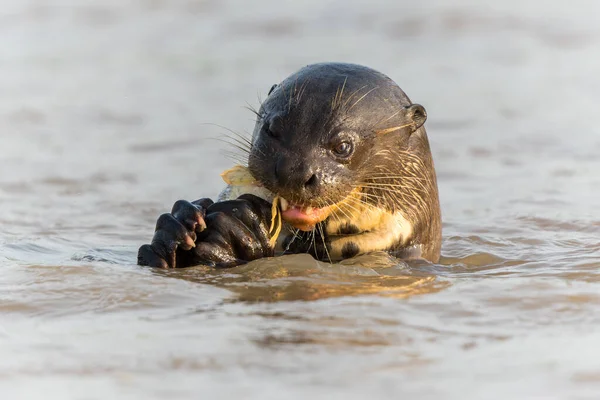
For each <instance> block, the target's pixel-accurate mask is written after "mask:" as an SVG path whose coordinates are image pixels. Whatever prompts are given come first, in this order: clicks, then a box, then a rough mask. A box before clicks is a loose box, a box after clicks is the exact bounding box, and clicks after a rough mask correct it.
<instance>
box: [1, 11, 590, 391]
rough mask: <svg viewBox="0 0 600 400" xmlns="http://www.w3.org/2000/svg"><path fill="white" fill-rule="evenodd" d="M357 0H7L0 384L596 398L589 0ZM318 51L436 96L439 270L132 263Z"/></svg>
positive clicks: (319, 56) (433, 130)
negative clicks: (259, 110) (230, 137)
mask: <svg viewBox="0 0 600 400" xmlns="http://www.w3.org/2000/svg"><path fill="white" fill-rule="evenodd" d="M362 3H363V2H360V1H358V0H356V1H355V0H353V1H343V2H342V1H327V2H324V1H317V0H310V1H309V0H305V1H302V2H291V1H287V2H283V1H275V0H263V1H260V2H255V3H253V5H252V6H248V4H247V2H244V1H242V0H239V1H233V0H230V1H216V0H213V1H211V0H205V1H201V0H178V1H175V0H173V1H164V0H146V1H142V0H140V1H126V2H124V1H117V0H110V1H108V0H104V1H100V0H89V1H86V2H81V1H78V2H76V1H71V2H69V1H66V0H54V1H52V2H48V1H42V0H38V1H28V2H23V1H17V0H3V1H2V2H1V5H2V7H1V9H2V11H1V13H0V38H1V41H0V43H1V47H0V71H2V73H1V74H0V93H1V95H0V132H1V133H0V135H1V136H0V138H1V146H0V204H1V207H0V226H1V227H2V229H1V233H0V265H1V266H2V273H1V274H0V313H1V319H0V393H1V395H2V398H7V399H8V398H10V399H13V398H14V399H17V398H26V399H37V398H40V399H42V398H43V399H48V398H57V399H58V398H60V399H64V398H72V399H100V398H102V399H105V398H115V399H116V398H119V399H128V398H131V399H134V398H136V399H137V398H143V399H159V398H160V399H162V398H181V399H191V398H198V397H207V398H214V399H221V398H222V399H229V398H235V397H238V398H261V399H264V398H284V399H287V398H290V399H291V398H295V399H296V398H297V399H300V398H307V397H311V398H327V399H337V398H340V399H341V398H343V399H364V398H398V397H399V396H405V397H409V396H410V397H412V398H418V399H430V398H431V399H465V398H473V399H505V398H519V399H542V398H543V399H586V398H590V399H591V398H597V395H598V393H599V392H600V361H599V360H600V350H599V349H600V346H599V344H600V314H598V312H597V310H598V306H599V305H600V272H599V271H600V270H599V268H598V267H599V266H600V241H599V238H600V235H599V233H600V232H599V231H600V218H599V217H598V216H599V215H600V204H599V202H598V201H597V196H594V195H595V193H596V192H597V188H598V187H599V186H600V175H598V173H597V171H598V170H600V159H599V158H598V157H597V154H598V153H599V152H600V129H599V128H598V126H600V113H598V112H597V106H598V104H600V95H599V93H600V78H598V73H597V71H599V70H600V57H599V55H600V53H599V52H598V47H599V45H600V43H599V42H600V28H598V26H600V24H599V23H598V22H600V21H599V19H600V17H599V15H600V13H599V12H600V3H598V2H596V1H594V0H589V1H583V0H573V1H571V2H568V3H565V2H559V1H545V2H541V1H534V0H520V1H516V0H510V1H508V0H507V1H503V2H492V1H489V2H483V1H476V0H460V1H453V2H451V4H450V3H449V2H446V1H445V0H432V1H428V2H408V1H397V2H389V1H384V0H378V1H374V0H373V1H371V2H369V5H366V4H362ZM422 3H426V4H422ZM317 61H350V62H357V63H361V64H366V65H369V66H371V67H374V68H376V69H379V70H381V71H383V72H385V73H387V74H388V75H390V76H392V77H393V78H394V79H395V80H396V81H397V82H398V83H399V84H400V85H401V86H402V87H403V88H404V89H405V90H406V92H407V93H408V94H409V96H410V97H411V98H412V99H413V101H415V102H419V103H421V104H423V105H425V107H426V108H427V110H428V114H429V120H428V122H427V124H426V126H427V129H428V132H429V135H430V140H431V143H432V148H433V153H434V158H435V161H436V167H437V172H438V178H439V186H440V197H441V202H442V212H443V218H444V243H443V249H442V253H443V257H442V260H441V262H440V264H439V265H429V264H425V263H423V264H410V265H407V264H403V263H398V262H395V261H394V260H392V259H390V258H389V257H387V256H386V255H385V254H376V255H372V256H368V257H362V258H359V259H358V260H350V261H347V262H346V263H344V264H341V265H335V266H328V265H326V264H319V263H317V262H315V261H314V260H312V259H311V258H310V257H307V256H304V255H297V256H290V257H284V258H279V259H274V260H268V261H264V260H262V261H257V262H254V263H251V264H249V265H247V266H244V267H240V268H237V269H232V270H227V271H211V270H208V269H206V268H195V269H189V270H177V271H154V270H150V269H144V268H140V267H137V266H136V265H135V256H136V251H137V247H138V246H139V245H140V244H142V243H146V242H148V241H149V239H150V237H151V234H152V229H153V224H154V221H155V220H156V218H157V216H158V215H159V214H160V213H162V212H164V211H166V210H168V209H169V208H170V206H171V205H172V203H173V202H174V201H176V200H177V199H179V198H185V199H195V198H198V197H204V196H215V195H216V194H217V193H218V191H219V190H220V188H221V187H222V183H221V182H220V179H219V177H218V174H219V172H221V171H222V170H224V169H226V168H228V167H230V166H231V164H232V162H231V160H228V159H227V158H225V157H223V156H222V155H221V153H220V150H223V149H224V147H225V146H224V145H223V144H222V143H221V142H219V141H215V140H210V139H209V138H211V137H213V138H214V137H220V136H222V135H223V134H224V132H225V131H224V130H223V129H221V128H219V127H218V126H216V125H213V124H218V125H222V126H225V127H227V128H230V129H233V130H235V131H244V130H246V131H248V130H251V128H252V125H253V123H252V114H251V113H250V112H248V111H247V110H245V109H244V106H245V105H246V104H247V103H248V104H250V105H253V106H256V105H257V104H258V97H259V95H262V96H263V97H264V95H265V93H266V92H267V90H268V89H269V88H270V86H271V85H272V84H273V83H275V82H277V81H279V80H281V79H282V78H284V77H285V76H287V75H288V74H290V73H291V72H293V71H295V70H296V69H298V68H299V67H301V66H302V65H305V64H308V63H311V62H317Z"/></svg>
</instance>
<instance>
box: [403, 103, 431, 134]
mask: <svg viewBox="0 0 600 400" xmlns="http://www.w3.org/2000/svg"><path fill="white" fill-rule="evenodd" d="M404 110H405V111H406V119H407V120H408V121H411V122H412V123H413V130H414V131H416V130H417V129H419V128H420V127H421V126H423V124H424V123H425V121H426V120H427V111H425V107H423V106H422V105H420V104H411V105H410V106H407V107H404Z"/></svg>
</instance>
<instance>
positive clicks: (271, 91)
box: [267, 85, 277, 96]
mask: <svg viewBox="0 0 600 400" xmlns="http://www.w3.org/2000/svg"><path fill="white" fill-rule="evenodd" d="M276 87H277V85H273V86H271V89H269V93H267V96H268V95H270V94H271V93H273V90H275V88H276Z"/></svg>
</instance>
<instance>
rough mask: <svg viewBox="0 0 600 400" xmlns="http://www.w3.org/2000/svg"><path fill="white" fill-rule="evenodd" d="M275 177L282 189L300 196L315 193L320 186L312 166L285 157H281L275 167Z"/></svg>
mask: <svg viewBox="0 0 600 400" xmlns="http://www.w3.org/2000/svg"><path fill="white" fill-rule="evenodd" d="M275 177H276V178H277V183H278V184H279V186H280V187H281V188H285V189H287V190H290V191H293V192H296V193H298V194H300V193H304V192H311V193H314V192H316V191H317V190H318V188H319V185H320V179H319V177H318V175H317V174H316V173H315V171H314V168H312V166H310V165H307V164H306V163H304V162H299V163H298V162H292V161H290V160H289V159H287V158H285V157H281V158H280V159H279V160H278V162H277V164H276V165H275Z"/></svg>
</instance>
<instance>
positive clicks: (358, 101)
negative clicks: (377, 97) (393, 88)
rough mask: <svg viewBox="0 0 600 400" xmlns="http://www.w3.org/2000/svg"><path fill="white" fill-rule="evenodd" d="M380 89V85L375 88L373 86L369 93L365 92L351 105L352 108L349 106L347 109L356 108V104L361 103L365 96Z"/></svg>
mask: <svg viewBox="0 0 600 400" xmlns="http://www.w3.org/2000/svg"><path fill="white" fill-rule="evenodd" d="M377 89H379V86H375V87H374V88H372V89H371V90H369V91H368V92H367V93H365V94H363V95H362V96H361V97H360V98H359V99H358V100H356V102H355V103H354V104H352V105H351V106H350V108H348V110H347V111H350V110H352V108H354V106H356V105H357V104H358V103H360V102H361V101H362V100H363V99H364V98H365V97H367V96H368V95H369V94H371V92H373V91H375V90H377Z"/></svg>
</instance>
